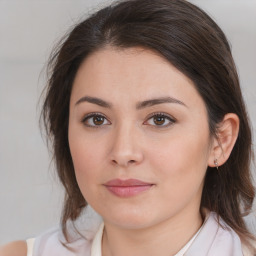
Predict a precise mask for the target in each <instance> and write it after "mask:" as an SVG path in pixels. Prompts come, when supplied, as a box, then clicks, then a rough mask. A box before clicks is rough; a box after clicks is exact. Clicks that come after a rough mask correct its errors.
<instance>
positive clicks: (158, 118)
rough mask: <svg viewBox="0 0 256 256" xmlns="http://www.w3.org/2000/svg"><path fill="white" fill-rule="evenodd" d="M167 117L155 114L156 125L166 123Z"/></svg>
mask: <svg viewBox="0 0 256 256" xmlns="http://www.w3.org/2000/svg"><path fill="white" fill-rule="evenodd" d="M165 120H166V118H165V117H163V116H155V117H154V123H155V124H156V125H163V124H164V123H165Z"/></svg>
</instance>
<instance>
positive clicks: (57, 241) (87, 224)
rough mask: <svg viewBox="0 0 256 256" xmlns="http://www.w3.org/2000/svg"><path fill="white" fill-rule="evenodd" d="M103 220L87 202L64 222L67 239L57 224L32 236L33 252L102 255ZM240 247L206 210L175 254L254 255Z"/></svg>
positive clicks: (63, 255)
mask: <svg viewBox="0 0 256 256" xmlns="http://www.w3.org/2000/svg"><path fill="white" fill-rule="evenodd" d="M102 222H103V220H102V218H101V217H100V216H99V215H98V214H97V213H96V212H95V211H94V210H93V209H91V208H90V207H89V206H88V207H86V209H84V212H83V214H82V215H81V216H80V217H79V218H78V219H77V220H75V221H72V222H71V221H70V223H69V222H68V223H67V224H68V226H67V228H68V238H69V243H68V242H67V240H66V239H65V237H64V235H63V233H62V230H61V228H59V227H56V228H54V229H51V230H48V231H47V232H45V233H43V234H41V235H40V236H38V237H37V238H36V239H35V243H34V248H33V256H56V255H61V256H101V254H102V253H101V241H102V234H103V229H104V225H103V224H102ZM66 245H67V246H68V248H67V247H66ZM241 247H242V245H241V241H240V238H239V236H238V235H237V234H236V233H235V232H234V230H232V229H231V228H230V227H229V226H228V225H227V224H226V223H225V222H224V221H223V219H221V218H218V215H217V214H216V213H214V212H209V211H208V212H207V214H206V218H205V220H204V223H203V225H202V227H201V230H199V231H198V232H197V234H196V235H195V236H194V237H193V238H192V239H191V240H190V241H189V242H188V243H187V244H186V245H185V246H184V247H183V248H182V249H181V250H180V251H179V252H178V253H177V254H176V255H175V256H181V255H184V254H185V255H186V256H206V255H207V256H252V255H253V254H252V253H248V254H246V253H245V252H244V253H243V252H242V248H241ZM70 249H71V250H70Z"/></svg>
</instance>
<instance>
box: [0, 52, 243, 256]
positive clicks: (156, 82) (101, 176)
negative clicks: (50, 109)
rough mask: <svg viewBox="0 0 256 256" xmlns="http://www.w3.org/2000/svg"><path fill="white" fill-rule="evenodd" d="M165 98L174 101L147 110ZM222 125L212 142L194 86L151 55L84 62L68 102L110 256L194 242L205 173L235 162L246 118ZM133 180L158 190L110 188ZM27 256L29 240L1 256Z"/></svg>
mask: <svg viewBox="0 0 256 256" xmlns="http://www.w3.org/2000/svg"><path fill="white" fill-rule="evenodd" d="M84 97H91V98H84ZM92 97H93V98H97V99H100V100H101V101H99V100H97V101H95V100H92ZM166 97H169V98H168V99H169V101H171V102H165V103H163V102H161V104H152V102H151V104H145V101H148V100H151V99H156V98H158V99H159V98H161V99H163V98H165V100H166ZM88 99H89V101H90V102H88ZM170 99H171V100H170ZM103 101H104V102H103ZM106 102H107V103H108V105H109V106H108V107H107V106H106ZM141 102H144V104H141ZM103 103H104V104H103ZM154 103H156V102H154ZM158 103H160V102H159V101H158ZM99 104H100V105H99ZM138 106H140V107H139V108H138ZM142 106H143V107H142ZM95 112H96V113H98V115H101V117H100V118H99V117H97V118H98V119H97V118H96V119H95V118H93V116H92V115H93V114H92V113H95ZM156 113H158V114H159V113H161V115H160V117H159V116H158V117H159V118H160V119H156V118H154V117H155V116H156ZM88 115H90V117H89V116H88ZM94 117H95V115H94ZM95 121H96V122H95ZM218 127H219V128H218V132H217V137H215V136H211V135H210V133H209V127H208V121H207V112H206V108H205V104H204V102H203V99H202V98H201V97H200V95H199V94H198V93H197V91H196V89H195V86H194V84H193V82H192V81H191V80H189V79H188V78H187V77H186V76H184V75H183V74H182V73H180V72H179V71H178V70H177V69H176V68H175V67H173V66H172V65H171V64H170V63H168V62H167V61H166V60H165V59H163V58H162V57H160V56H158V55H157V54H156V53H154V52H152V51H149V50H145V49H141V48H130V49H122V50H120V49H113V48H111V47H106V48H104V49H102V50H99V51H98V52H96V53H93V54H92V55H90V56H89V57H88V58H87V59H86V60H85V61H84V62H83V63H82V65H81V66H80V68H79V70H78V73H77V75H76V77H75V81H74V84H73V89H72V94H71V99H70V118H69V144H70V150H71V155H72V158H73V162H74V167H75V174H76V177H77V181H78V184H79V187H80V189H81V192H82V194H83V196H84V197H85V199H86V200H87V202H88V203H89V204H90V205H91V206H92V207H93V208H94V209H95V210H96V211H97V212H98V213H99V214H100V215H101V216H102V217H103V220H104V223H105V228H104V233H103V242H102V255H103V256H111V255H112V256H118V255H122V256H126V255H129V256H130V255H134V256H141V255H147V256H151V255H152V256H153V255H162V256H165V255H166V256H167V255H168V256H169V255H174V254H175V253H177V252H178V251H179V250H180V249H181V248H182V247H183V246H184V245H185V244H186V243H187V242H188V241H189V240H190V238H191V237H192V236H193V235H194V234H195V233H196V232H197V230H198V229H199V228H200V226H201V225H202V222H203V216H201V214H200V200H201V196H202V188H203V183H204V177H205V173H206V169H207V166H211V167H214V166H215V163H214V160H215V159H217V161H218V165H219V166H220V165H222V164H223V163H225V161H226V160H227V159H228V157H229V155H230V153H231V151H232V148H233V146H234V144H235V141H236V138H237V135H238V131H239V119H238V117H237V115H235V114H233V113H228V114H226V115H225V116H224V118H223V121H222V122H221V123H220V124H218ZM130 178H133V179H139V180H142V181H144V182H148V183H150V184H152V186H151V187H150V189H148V190H146V191H144V192H142V193H139V194H137V195H135V196H130V197H125V198H124V197H118V196H116V195H114V194H113V193H111V192H110V191H109V190H108V189H107V188H106V186H105V184H106V182H108V181H109V180H112V179H121V180H124V179H130ZM26 254H27V249H26V243H25V241H16V242H12V243H9V244H7V245H5V246H2V247H0V255H3V256H9V255H17V256H25V255H26Z"/></svg>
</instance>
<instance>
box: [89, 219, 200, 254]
mask: <svg viewBox="0 0 256 256" xmlns="http://www.w3.org/2000/svg"><path fill="white" fill-rule="evenodd" d="M201 228H202V227H201ZM201 228H200V229H199V230H198V231H197V233H196V234H195V235H194V236H193V237H192V238H191V239H190V240H189V242H188V243H187V244H186V245H185V246H184V247H183V248H182V249H181V250H180V251H179V252H178V253H176V254H175V255H174V256H183V255H184V254H185V252H186V251H187V250H188V248H189V247H190V246H191V244H192V243H193V241H194V240H195V238H196V237H197V235H198V234H199V232H200V230H201ZM103 230H104V223H102V224H101V225H100V227H99V229H98V231H97V233H96V235H95V237H94V239H93V241H92V249H91V256H102V254H101V242H102V236H103Z"/></svg>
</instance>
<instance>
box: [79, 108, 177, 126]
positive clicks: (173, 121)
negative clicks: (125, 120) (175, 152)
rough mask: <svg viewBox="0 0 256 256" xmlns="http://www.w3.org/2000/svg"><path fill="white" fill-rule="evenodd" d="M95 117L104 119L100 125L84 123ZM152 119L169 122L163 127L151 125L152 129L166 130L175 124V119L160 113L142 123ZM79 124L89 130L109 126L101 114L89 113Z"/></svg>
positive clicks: (153, 114) (152, 115)
mask: <svg viewBox="0 0 256 256" xmlns="http://www.w3.org/2000/svg"><path fill="white" fill-rule="evenodd" d="M95 117H99V118H104V121H103V123H102V124H99V125H96V124H94V125H91V124H88V123H86V122H88V121H89V120H90V118H95ZM152 118H163V119H164V122H166V120H168V121H169V123H168V124H165V125H161V124H160V125H156V124H155V125H153V124H152V125H151V126H155V127H154V128H166V127H169V126H170V125H172V124H174V123H175V122H176V119H175V118H173V117H172V116H170V115H168V114H165V113H162V112H157V113H152V114H151V115H150V116H149V117H147V120H146V121H145V122H143V124H145V125H146V123H147V122H148V121H149V120H150V119H152ZM105 120H107V122H108V124H104V122H105ZM81 122H82V123H83V124H84V125H85V126H87V127H90V128H100V127H101V126H103V125H110V124H111V122H110V121H109V120H108V119H107V118H106V116H105V115H103V114H101V113H90V114H88V115H86V116H84V117H83V118H82V120H81Z"/></svg>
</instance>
